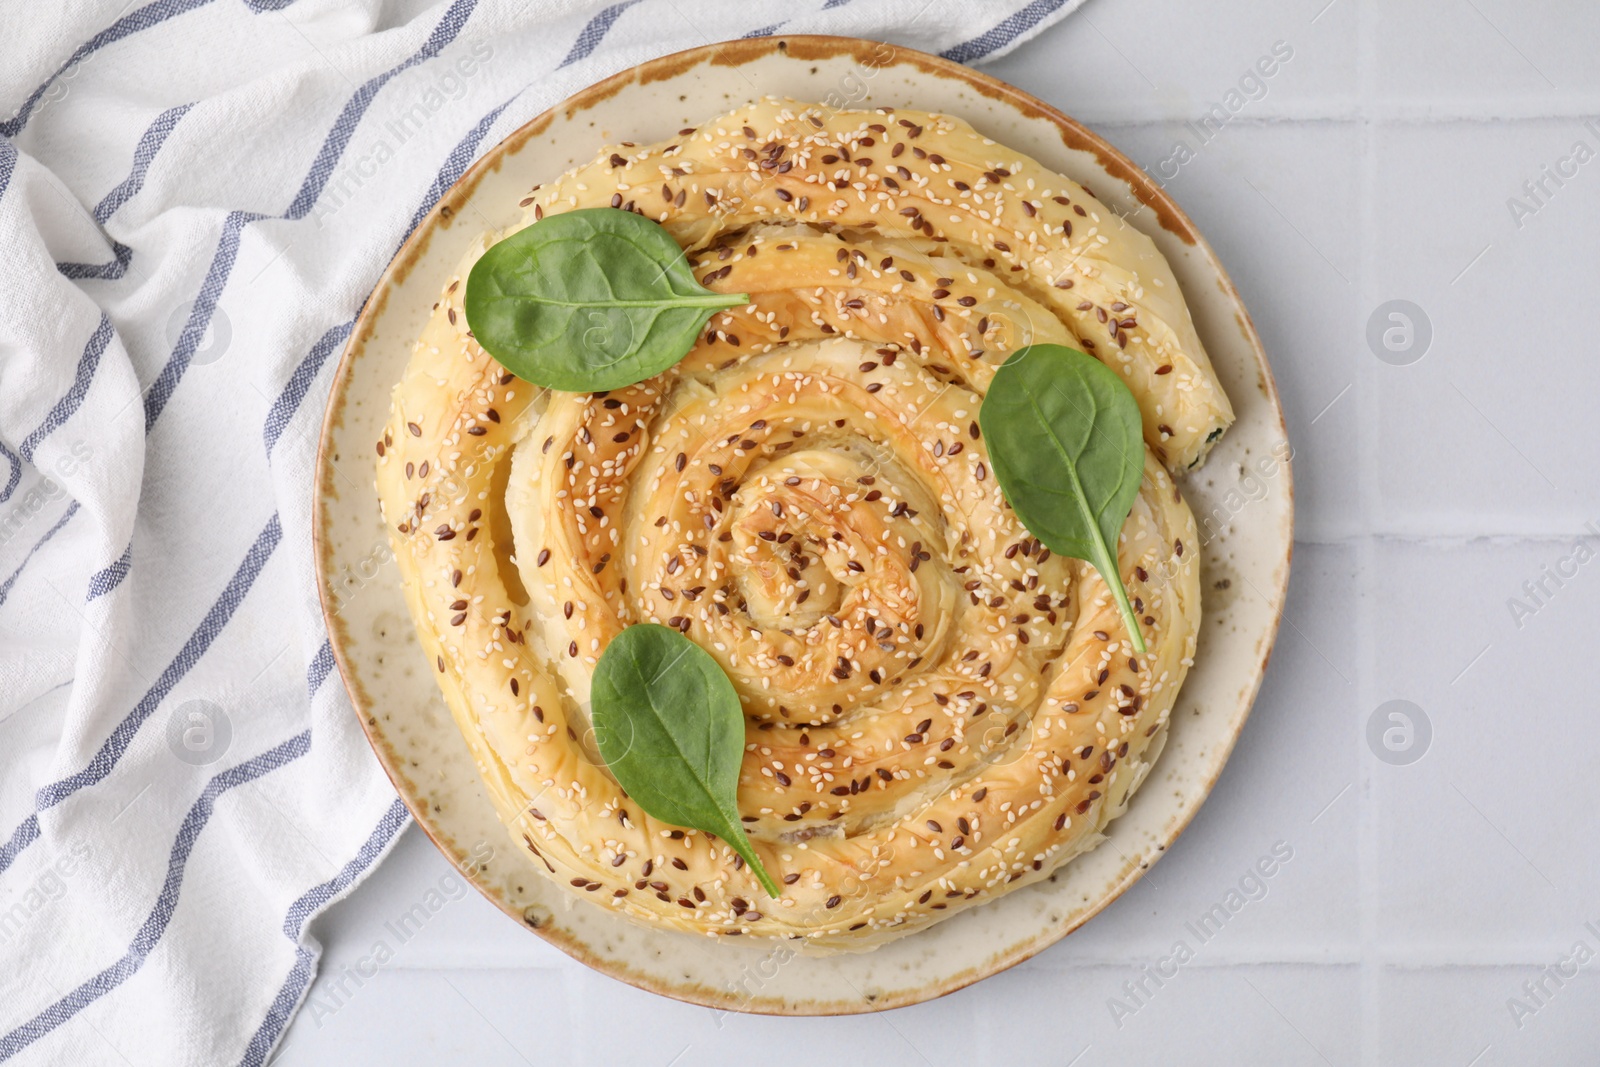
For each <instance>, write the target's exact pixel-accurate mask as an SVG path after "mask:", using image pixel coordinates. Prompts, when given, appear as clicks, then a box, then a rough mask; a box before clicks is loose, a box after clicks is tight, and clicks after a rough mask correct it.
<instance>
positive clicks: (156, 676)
mask: <svg viewBox="0 0 1600 1067" xmlns="http://www.w3.org/2000/svg"><path fill="white" fill-rule="evenodd" d="M1079 2H1081V0H1032V2H1027V0H785V2H781V3H780V2H771V0H739V2H737V3H728V2H724V3H716V4H707V3H702V2H695V0H683V2H682V3H677V2H675V0H622V2H619V3H611V4H605V5H602V4H599V3H594V2H591V0H504V2H495V0H446V2H439V3H433V4H431V5H430V4H428V3H426V2H425V0H360V2H354V3H352V2H342V3H341V2H334V0H151V2H148V3H144V4H143V5H142V6H137V5H138V0H132V2H128V0H100V2H87V0H86V2H79V3H74V4H70V5H61V6H59V7H57V6H55V5H47V6H46V7H44V8H41V9H40V11H39V12H38V13H37V14H36V15H33V16H29V17H27V18H21V17H18V16H17V14H16V12H15V11H13V15H12V17H10V18H8V19H6V34H7V37H8V40H7V43H6V46H5V50H6V61H5V62H4V64H0V110H4V111H12V114H11V117H10V118H9V119H7V120H5V121H3V122H0V248H4V250H5V254H4V256H3V257H0V292H4V293H5V294H7V295H6V298H5V301H4V303H3V304H0V357H3V358H0V954H3V955H0V961H3V963H4V964H5V965H4V966H3V969H0V1060H11V1059H14V1058H15V1059H19V1060H26V1061H32V1062H41V1063H67V1062H71V1063H75V1064H90V1063H108V1064H121V1063H159V1064H163V1065H173V1067H176V1065H183V1064H206V1065H211V1064H224V1063H244V1064H261V1063H264V1062H265V1061H266V1060H267V1058H268V1057H269V1055H270V1054H271V1052H272V1050H273V1048H274V1046H275V1045H276V1043H277V1041H278V1039H279V1037H280V1036H281V1035H282V1033H283V1030H284V1027H285V1026H286V1025H287V1023H288V1021H289V1019H290V1018H291V1016H292V1015H293V1014H294V1011H295V1009H296V1008H297V1007H298V1006H299V1004H300V1001H301V999H302V997H303V996H304V994H305V991H306V988H307V986H308V984H309V983H310V980H311V978H312V975H313V973H314V970H315V968H316V964H317V956H318V944H317V942H316V940H315V939H314V938H313V937H312V936H311V935H310V934H309V933H308V931H307V924H308V923H309V922H310V920H311V919H312V918H313V917H314V916H315V915H316V914H317V913H318V911H320V910H321V909H322V908H323V907H325V906H326V905H327V904H328V903H329V902H331V901H333V900H335V899H337V898H338V897H340V896H341V895H343V894H344V893H346V892H348V891H349V890H350V888H351V887H352V886H353V885H355V884H356V883H357V882H358V881H359V880H360V879H361V877H362V875H363V874H364V873H365V872H366V871H368V870H369V869H370V868H371V867H372V865H373V864H374V863H376V862H377V861H378V860H379V859H380V858H382V856H383V855H384V853H385V852H386V851H387V849H388V848H389V846H390V845H391V844H392V843H393V842H394V840H395V838H396V835H397V834H398V833H399V831H400V830H401V829H402V828H403V827H404V825H405V823H406V821H407V816H406V813H405V809H404V808H403V807H402V806H401V805H400V803H399V802H398V801H397V800H396V799H395V796H394V792H393V790H392V789H391V787H390V785H389V783H388V781H387V780H386V779H385V777H384V775H383V773H382V771H381V770H380V769H379V767H378V765H377V763H376V761H375V760H374V759H373V757H372V755H371V753H370V751H369V750H368V748H367V745H366V742H365V740H364V739H363V737H362V734H361V731H360V729H359V727H358V724H357V722H356V718H355V715H354V713H353V712H352V710H351V708H350V705H349V702H348V700H347V698H346V696H345V694H344V691H343V689H342V687H341V686H340V685H339V683H338V679H337V678H335V677H332V675H333V674H334V671H333V656H332V652H331V650H330V648H329V645H328V639H327V634H326V632H325V630H324V628H323V623H322V618H321V616H320V613H319V610H318V606H317V598H316V594H315V591H314V585H313V578H312V556H311V529H310V501H311V495H312V467H313V462H314V459H315V455H316V444H317V436H318V430H319V424H320V421H321V419H320V417H321V414H322V408H323V401H324V398H325V396H326V394H327V390H328V386H329V379H330V376H331V373H332V369H333V366H334V364H335V362H336V360H335V358H334V357H335V354H336V353H337V352H338V351H339V350H340V348H341V346H342V344H343V342H344V340H345V338H346V336H347V335H348V333H349V331H350V329H351V326H352V324H353V320H354V319H355V316H356V314H357V312H358V311H359V310H360V308H361V305H362V302H363V301H364V300H365V299H366V297H367V294H368V293H369V292H370V290H371V288H372V286H373V284H374V283H375V282H376V280H377V277H378V274H379V272H380V271H381V270H382V269H383V267H384V265H385V264H386V263H387V262H388V260H389V258H390V256H391V255H392V254H393V253H394V251H395V249H396V248H397V246H398V245H399V243H400V242H401V241H402V240H403V239H404V238H405V236H406V234H407V233H408V232H409V231H410V229H411V227H413V226H415V225H416V223H417V222H418V220H420V219H421V217H422V216H423V215H424V214H425V213H426V212H427V210H428V208H429V207H431V206H432V205H433V203H434V202H435V201H436V200H437V199H438V198H439V196H440V195H441V194H442V193H443V192H444V190H445V189H447V188H448V187H449V186H450V184H451V183H452V182H453V181H454V180H455V179H456V178H457V177H458V176H460V174H461V173H462V172H463V171H464V170H465V169H466V168H467V167H468V165H470V164H471V162H472V161H473V159H474V158H476V157H477V156H478V155H479V154H480V153H481V152H482V151H484V150H485V149H486V148H487V147H489V146H490V145H492V144H494V143H495V142H496V141H497V140H499V139H500V138H502V137H504V136H506V135H507V134H509V133H510V132H511V131H513V130H515V129H516V128H517V127H518V126H519V125H520V124H522V123H523V122H526V121H527V120H528V119H529V118H531V117H532V116H534V115H536V114H538V113H539V112H540V111H542V110H543V109H545V108H546V107H548V106H550V105H551V104H552V103H554V102H556V101H558V100H560V99H561V98H563V97H565V96H567V95H569V94H570V93H572V92H574V91H576V90H577V89H579V88H581V87H583V86H584V85H587V84H589V83H591V82H593V81H595V80H597V79H599V78H601V77H604V76H606V75H608V74H611V73H613V72H614V71H617V70H620V69H623V68H625V67H628V66H630V65H632V64H634V63H637V62H640V61H642V60H645V59H648V58H651V57H653V56H656V55H660V54H663V53H666V52H671V51H676V50H679V49H682V48H687V47H692V46H695V45H699V44H703V43H705V42H707V41H712V40H718V39H728V38H733V37H740V36H745V37H749V36H759V35H767V34H774V33H779V32H783V33H836V34H849V35H855V36H862V37H869V38H878V39H885V40H889V41H893V42H896V43H900V44H904V45H908V46H910V47H914V48H921V49H924V50H928V51H933V52H939V53H943V54H944V55H946V56H949V57H951V58H954V59H957V60H960V61H963V62H973V61H978V60H983V59H986V58H989V57H992V56H995V55H998V54H1000V53H1001V52H1004V51H1006V50H1007V49H1009V48H1011V47H1012V46H1014V45H1016V44H1017V43H1018V42H1020V41H1022V40H1024V39H1026V38H1027V37H1029V36H1031V35H1032V34H1034V33H1036V32H1037V31H1039V30H1040V29H1042V28H1043V27H1044V26H1045V25H1047V24H1048V23H1050V22H1052V21H1054V20H1055V19H1058V18H1060V17H1061V16H1063V15H1065V14H1066V13H1067V12H1068V11H1069V10H1071V9H1072V8H1073V7H1075V6H1076V4H1077V3H1079ZM395 122H402V124H403V126H404V129H405V132H406V136H405V138H403V139H397V138H394V137H388V136H386V134H385V130H386V129H389V128H390V126H391V125H392V124H393V123H395ZM380 144H381V145H382V147H383V148H384V149H385V150H386V151H384V152H378V151H376V148H377V146H379V145H380ZM380 157H381V158H380Z"/></svg>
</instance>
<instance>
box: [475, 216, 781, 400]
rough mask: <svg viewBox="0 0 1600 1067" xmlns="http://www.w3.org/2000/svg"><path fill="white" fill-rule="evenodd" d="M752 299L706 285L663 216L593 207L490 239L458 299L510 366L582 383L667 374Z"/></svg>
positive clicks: (545, 378) (620, 382) (554, 383)
mask: <svg viewBox="0 0 1600 1067" xmlns="http://www.w3.org/2000/svg"><path fill="white" fill-rule="evenodd" d="M749 302H750V298H749V297H748V296H747V295H745V294H743V293H714V292H712V291H711V290H709V289H706V288H705V287H703V286H702V285H701V284H700V283H699V282H698V281H696V280H695V277H694V273H693V271H691V270H690V268H689V261H688V259H687V258H686V257H685V256H684V254H683V249H681V248H679V247H678V243H677V242H676V241H674V240H673V239H672V236H671V235H670V234H669V233H667V231H666V230H664V229H662V228H661V227H660V226H659V225H657V224H656V223H654V222H651V221H650V220H649V219H647V218H644V217H643V216H640V215H636V214H634V213H633V212H632V211H623V210H620V209H618V208H587V209H584V210H581V211H568V212H563V213H562V214H559V215H551V216H549V217H548V218H545V219H542V220H540V221H539V222H536V223H534V224H533V225H532V226H529V227H527V228H525V229H522V230H518V231H517V232H516V233H514V234H512V235H511V236H510V237H507V238H506V239H505V240H503V241H500V242H498V243H497V244H495V245H493V246H491V247H490V248H489V250H488V251H487V252H485V253H484V254H483V256H482V257H481V258H480V259H479V260H478V262H477V263H476V264H474V265H473V267H472V271H471V273H469V274H468V275H467V292H466V296H465V298H464V299H463V301H462V305H463V307H464V309H465V310H466V313H467V325H468V327H470V328H471V330H472V334H473V336H474V337H475V338H477V341H478V343H479V344H480V345H482V346H483V347H484V349H485V350H486V351H487V352H488V353H489V354H490V355H491V356H493V357H494V358H495V359H497V360H499V361H500V363H501V364H502V365H504V366H505V368H506V369H507V370H509V371H511V373H513V374H515V375H516V376H517V377H519V378H522V379H524V380H526V381H530V382H533V383H534V384H535V385H543V386H547V387H549V388H551V389H561V390H564V391H566V392H573V393H576V392H604V391H605V390H607V389H620V388H622V387H623V386H625V385H632V384H633V383H634V382H641V381H643V380H644V379H646V378H649V377H651V376H653V375H656V374H660V373H661V372H662V371H664V370H666V369H667V368H668V367H670V366H672V365H673V364H674V363H677V362H678V360H680V359H682V358H683V357H684V356H685V355H686V354H687V353H688V351H689V349H690V348H692V347H693V346H694V342H695V338H696V337H697V336H698V335H699V333H700V329H701V327H703V326H705V324H706V320H708V319H710V318H711V316H712V315H713V314H715V313H716V312H718V311H720V310H723V309H725V308H731V307H739V306H741V305H743V304H748V303H749Z"/></svg>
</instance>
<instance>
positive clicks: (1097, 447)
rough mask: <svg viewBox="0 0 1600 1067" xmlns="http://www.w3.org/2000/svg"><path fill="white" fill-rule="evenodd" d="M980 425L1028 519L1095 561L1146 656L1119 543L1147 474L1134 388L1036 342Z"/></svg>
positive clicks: (1033, 527)
mask: <svg viewBox="0 0 1600 1067" xmlns="http://www.w3.org/2000/svg"><path fill="white" fill-rule="evenodd" d="M978 424H979V427H980V428H981V429H982V431H983V436H984V438H985V439H986V440H987V441H988V445H989V461H990V463H991V464H992V465H993V467H994V474H995V478H996V479H998V481H999V482H1000V488H1001V490H1002V491H1003V492H1004V493H1005V495H1006V500H1007V501H1009V502H1010V504H1011V507H1012V509H1013V510H1014V511H1016V513H1017V517H1018V518H1020V519H1021V520H1022V524H1023V525H1024V526H1026V527H1027V528H1028V532H1029V533H1031V534H1033V535H1034V536H1035V537H1037V538H1038V539H1039V540H1040V541H1042V542H1043V543H1044V545H1045V547H1046V548H1048V549H1050V551H1052V552H1056V553H1059V554H1061V555H1064V556H1071V557H1073V558H1074V559H1081V560H1086V561H1087V562H1089V563H1091V564H1093V565H1094V568H1095V570H1097V571H1099V572H1100V577H1101V578H1103V579H1104V580H1105V583H1106V585H1107V586H1109V587H1110V589H1111V595H1112V597H1113V598H1114V599H1115V600H1116V603H1117V607H1118V609H1119V610H1120V611H1121V612H1122V621H1123V622H1124V623H1125V624H1126V625H1127V627H1128V633H1129V635H1130V636H1131V637H1132V639H1133V647H1134V649H1135V650H1136V651H1138V652H1139V653H1141V654H1143V653H1144V651H1145V644H1144V635H1143V634H1142V633H1140V631H1139V620H1138V619H1137V618H1135V617H1134V614H1133V608H1132V607H1131V606H1130V605H1129V603H1128V592H1127V590H1126V589H1124V588H1123V586H1122V575H1121V572H1120V570H1119V569H1118V567H1117V548H1116V546H1117V539H1118V536H1119V534H1120V533H1121V532H1122V524H1123V523H1124V522H1126V521H1127V518H1128V513H1129V512H1130V511H1131V510H1132V509H1133V501H1134V498H1135V497H1137V496H1138V495H1139V482H1140V480H1141V479H1142V478H1143V476H1144V438H1143V435H1142V433H1141V431H1140V424H1139V405H1138V403H1137V402H1136V401H1135V400H1134V398H1133V393H1132V392H1131V391H1129V389H1128V387H1127V386H1126V385H1125V384H1123V382H1122V379H1120V378H1118V377H1117V375H1116V372H1115V371H1113V370H1111V369H1110V368H1109V367H1107V366H1106V365H1105V364H1103V363H1101V362H1100V361H1099V360H1097V359H1095V358H1094V357H1093V356H1089V355H1085V354H1084V353H1082V352H1078V351H1076V350H1074V349H1071V348H1066V347H1064V346H1062V345H1048V344H1043V345H1029V346H1027V347H1025V348H1019V349H1018V350H1017V351H1016V352H1014V353H1012V355H1011V358H1009V359H1007V360H1006V361H1005V363H1003V364H1001V366H1000V369H999V370H998V371H996V372H995V376H994V380H993V381H992V382H991V383H990V385H989V392H988V394H987V395H986V396H985V397H984V399H983V406H982V407H981V408H979V409H978Z"/></svg>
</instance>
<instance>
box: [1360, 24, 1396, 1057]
mask: <svg viewBox="0 0 1600 1067" xmlns="http://www.w3.org/2000/svg"><path fill="white" fill-rule="evenodd" d="M1376 17H1377V10H1376V8H1375V6H1374V4H1373V2H1372V0H1357V2H1356V91H1357V99H1358V100H1359V102H1360V103H1359V111H1360V113H1361V116H1362V117H1361V127H1360V149H1359V153H1358V157H1357V158H1358V159H1359V161H1360V163H1359V165H1360V167H1361V173H1360V175H1359V176H1358V179H1357V188H1358V190H1359V193H1358V195H1359V196H1360V198H1361V199H1360V204H1359V205H1358V207H1357V212H1358V217H1359V219H1360V222H1359V224H1358V226H1357V261H1356V294H1357V296H1356V301H1357V303H1356V311H1357V316H1358V319H1357V321H1362V319H1361V316H1362V315H1363V313H1365V312H1366V310H1367V309H1368V308H1369V307H1375V306H1376V304H1377V302H1378V301H1379V300H1382V299H1388V298H1387V297H1380V296H1379V295H1378V294H1377V293H1376V291H1375V288H1374V283H1375V274H1374V267H1375V265H1376V263H1377V261H1378V249H1377V238H1376V233H1377V228H1376V222H1377V209H1376V204H1377V189H1378V161H1377V144H1376V142H1377V129H1376V127H1375V126H1374V124H1373V122H1372V120H1371V118H1370V114H1369V109H1370V108H1371V107H1372V103H1373V99H1374V97H1375V95H1376V94H1375V92H1374V91H1373V84H1372V83H1373V80H1374V78H1375V73H1374V72H1375V64H1374V59H1375V56H1374V49H1375V47H1376V42H1375V36H1374V26H1373V23H1374V20H1375V19H1376ZM1355 326H1356V323H1354V322H1353V323H1352V324H1351V328H1352V334H1353V333H1354V329H1355ZM1355 340H1356V339H1355V337H1354V336H1352V337H1351V342H1352V348H1353V349H1354V350H1355V358H1356V360H1357V361H1360V360H1362V359H1363V358H1364V357H1365V356H1366V353H1365V352H1363V351H1362V350H1361V346H1357V345H1355ZM1371 371H1372V368H1371V367H1368V368H1367V373H1366V374H1361V373H1359V372H1358V373H1357V375H1356V381H1357V382H1358V387H1357V389H1356V395H1355V408H1356V426H1357V430H1358V440H1359V441H1360V445H1359V448H1358V452H1357V456H1358V457H1359V466H1358V467H1357V468H1356V478H1357V483H1358V486H1359V494H1360V495H1359V499H1360V501H1361V511H1362V514H1363V517H1364V519H1365V521H1364V523H1363V525H1364V526H1365V527H1366V528H1367V529H1368V530H1371V529H1372V527H1373V525H1374V524H1373V518H1374V516H1375V515H1377V514H1379V513H1380V512H1379V510H1378V504H1379V499H1380V498H1379V494H1378V491H1377V484H1376V471H1377V470H1378V469H1379V468H1378V467H1377V465H1376V460H1377V458H1378V454H1377V453H1378V448H1377V442H1376V441H1375V439H1374V438H1375V431H1376V430H1377V428H1378V425H1379V422H1378V418H1377V415H1376V412H1375V410H1374V409H1375V406H1376V402H1377V398H1376V390H1375V388H1374V387H1373V381H1374V379H1373V377H1372V373H1371ZM1376 555H1377V552H1376V548H1375V543H1374V539H1373V538H1372V537H1371V536H1370V535H1368V536H1366V537H1363V538H1361V539H1360V541H1359V542H1358V543H1357V547H1356V564H1357V570H1358V577H1357V579H1356V592H1357V596H1358V597H1359V598H1360V601H1359V603H1358V604H1357V605H1356V610H1355V613H1354V614H1355V617H1356V619H1357V620H1358V622H1357V627H1356V642H1355V643H1356V656H1355V664H1354V667H1353V669H1354V671H1355V676H1356V684H1355V702H1354V709H1353V710H1354V712H1355V714H1354V715H1353V716H1352V722H1351V725H1352V727H1353V729H1352V730H1351V732H1352V734H1354V736H1353V737H1352V738H1351V742H1352V743H1353V744H1354V745H1355V749H1356V781H1357V783H1358V789H1357V792H1356V882H1357V895H1358V900H1357V916H1358V925H1357V938H1358V941H1359V944H1360V947H1361V962H1360V965H1359V972H1358V981H1357V989H1358V995H1359V997H1360V1004H1361V1007H1360V1020H1361V1022H1360V1027H1359V1033H1360V1038H1359V1040H1360V1045H1359V1047H1358V1049H1357V1053H1356V1062H1357V1063H1360V1064H1363V1065H1364V1067H1377V1064H1379V1063H1381V1062H1382V1048H1383V1040H1382V1038H1383V1027H1382V1021H1381V1011H1382V981H1383V972H1382V967H1381V965H1380V964H1379V963H1378V961H1377V958H1376V956H1375V953H1374V949H1375V948H1376V945H1377V929H1376V927H1377V917H1378V904H1379V901H1378V869H1377V867H1378V862H1379V840H1378V823H1379V820H1378V810H1377V806H1378V801H1377V797H1376V795H1375V792H1374V788H1375V784H1374V781H1373V762H1372V760H1370V759H1368V758H1367V754H1366V753H1365V752H1364V751H1363V749H1364V748H1365V747H1366V741H1365V738H1366V730H1365V718H1366V716H1365V714H1364V710H1365V709H1366V708H1368V707H1375V706H1376V704H1375V702H1374V700H1375V697H1374V694H1373V693H1372V691H1371V690H1372V688H1373V680H1374V679H1373V675H1374V671H1373V670H1372V662H1373V659H1372V657H1373V653H1374V651H1375V649H1374V644H1375V642H1374V640H1373V637H1372V626H1373V623H1374V621H1375V616H1376V612H1375V610H1374V607H1373V605H1374V598H1373V595H1372V594H1373V593H1374V591H1375V590H1374V588H1373V587H1374V584H1375V583H1374V580H1373V577H1372V572H1373V563H1374V558H1375V556H1376Z"/></svg>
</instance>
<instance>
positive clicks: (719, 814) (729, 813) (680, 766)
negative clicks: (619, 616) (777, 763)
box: [591, 623, 778, 897]
mask: <svg viewBox="0 0 1600 1067" xmlns="http://www.w3.org/2000/svg"><path fill="white" fill-rule="evenodd" d="M591 700H592V714H593V717H594V733H595V743H596V745H597V746H598V747H599V749H600V756H601V758H603V759H604V760H605V761H606V766H607V767H609V768H611V773H612V774H613V775H615V776H616V779H617V782H618V783H619V784H621V786H622V788H623V789H625V790H627V792H628V795H629V796H630V797H632V798H633V799H634V800H635V801H636V802H637V803H638V805H639V806H640V807H642V808H643V809H644V810H645V811H646V812H648V813H650V814H651V815H653V816H654V817H656V818H657V819H660V820H662V821H663V822H669V823H672V824H673V825H674V826H686V827H689V828H690V829H694V830H703V831H705V832H706V833H709V834H716V835H717V836H718V837H720V838H722V840H724V841H726V842H727V843H728V844H729V845H730V846H732V848H733V850H734V851H735V852H736V853H738V854H739V855H740V856H742V857H744V861H745V863H747V864H749V866H750V869H751V871H753V872H754V873H755V876H756V879H757V880H758V881H760V883H761V886H762V888H763V889H765V890H766V891H767V893H768V894H769V895H770V896H773V897H776V896H777V895H778V885H777V883H776V882H774V881H773V880H772V876H771V875H769V874H768V873H767V871H766V868H765V867H763V866H762V865H761V861H760V860H759V859H757V858H756V854H755V850H754V849H752V848H751V847H750V839H749V838H748V837H746V836H745V832H744V827H743V825H741V823H740V822H739V808H738V805H737V803H736V799H737V798H736V794H737V791H738V786H739V763H740V761H741V759H742V758H743V756H744V745H745V739H744V710H743V708H741V707H740V705H739V694H738V692H736V691H735V690H734V688H733V683H732V682H731V681H729V680H728V676H727V675H726V674H724V673H723V672H722V667H721V665H720V664H718V663H717V661H716V660H714V659H712V658H711V654H710V653H709V652H707V651H705V650H704V649H703V648H701V647H700V646H699V645H697V644H695V643H694V642H693V641H691V640H689V639H688V638H687V637H684V636H683V635H682V634H680V633H679V632H678V631H676V630H673V629H670V628H668V627H666V626H657V625H655V624H653V623H645V624H642V625H638V626H630V627H628V628H627V629H626V630H623V631H622V632H621V633H620V634H618V635H617V636H616V637H615V638H613V639H612V641H611V644H609V645H607V646H606V650H605V652H604V653H602V654H601V656H600V662H599V664H598V665H597V666H596V667H595V671H594V681H593V687H592V692H591Z"/></svg>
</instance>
